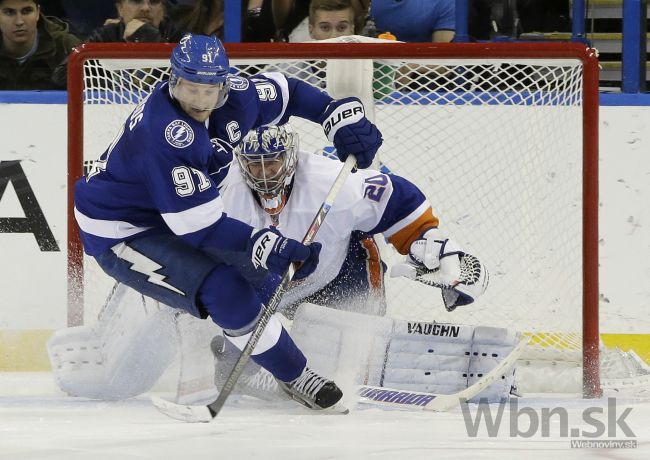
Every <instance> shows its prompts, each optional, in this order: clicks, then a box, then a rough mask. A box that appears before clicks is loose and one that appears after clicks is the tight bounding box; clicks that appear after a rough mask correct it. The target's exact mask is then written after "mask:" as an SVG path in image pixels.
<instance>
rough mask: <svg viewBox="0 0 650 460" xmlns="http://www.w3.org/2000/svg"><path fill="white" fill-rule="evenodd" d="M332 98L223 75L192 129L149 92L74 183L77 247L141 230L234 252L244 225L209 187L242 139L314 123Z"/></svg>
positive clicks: (160, 90)
mask: <svg viewBox="0 0 650 460" xmlns="http://www.w3.org/2000/svg"><path fill="white" fill-rule="evenodd" d="M331 101H332V99H331V98H330V97H329V96H328V95H327V94H325V93H323V92H321V91H320V90H318V89H316V88H314V87H311V86H309V85H307V84H305V83H303V82H300V81H298V80H294V79H291V78H286V77H284V76H283V75H282V74H279V73H268V74H262V75H258V76H255V77H252V78H250V79H247V78H242V77H231V90H230V94H229V96H228V99H227V101H226V104H225V105H224V106H222V107H220V108H219V109H217V110H215V111H214V112H213V113H212V114H211V115H210V118H209V119H208V121H207V122H206V123H205V124H204V123H200V122H198V121H196V120H194V119H193V118H192V117H190V116H189V115H187V114H186V113H185V112H184V111H183V109H182V108H181V107H180V106H179V105H178V103H177V102H176V101H174V100H173V98H172V97H171V95H170V92H169V86H168V84H167V83H161V84H160V85H159V86H157V87H156V88H155V89H154V90H153V91H152V92H151V94H150V95H149V96H147V98H145V99H144V100H143V101H142V102H141V103H140V104H139V105H138V106H137V107H136V108H135V110H134V111H133V112H132V113H131V115H130V116H129V117H128V119H127V120H126V122H125V123H124V126H123V127H122V129H121V130H120V132H119V133H118V135H117V137H116V138H115V140H114V141H113V142H112V143H111V145H110V146H109V147H108V148H107V150H106V151H105V152H104V153H103V154H102V156H101V157H100V158H99V160H97V161H96V162H95V164H94V166H93V168H92V170H91V171H90V172H89V173H88V174H87V175H86V177H84V178H81V179H80V180H78V181H77V183H76V184H75V217H76V219H77V223H78V225H79V228H80V231H81V232H80V233H81V240H82V242H83V245H84V250H85V251H86V253H88V254H89V255H93V256H94V255H98V254H101V253H102V252H104V251H106V250H107V249H109V248H110V247H111V246H113V245H115V244H117V243H119V242H121V241H125V240H129V239H133V238H135V237H137V236H138V235H141V234H143V233H144V232H151V233H153V232H169V231H171V232H173V233H174V234H176V235H179V236H180V237H181V238H183V239H184V240H185V241H187V242H189V243H190V244H192V245H194V246H196V247H218V248H224V249H232V250H244V249H245V248H246V245H247V243H248V239H249V237H250V235H251V231H252V227H250V226H249V225H247V224H244V223H243V222H240V221H237V220H235V219H231V218H229V217H227V216H226V214H225V213H224V212H223V203H222V200H221V197H220V196H219V191H218V187H217V185H218V183H219V182H220V181H221V180H222V179H223V177H225V174H226V172H227V169H228V168H227V166H228V165H229V164H230V161H231V160H232V149H233V148H234V147H235V146H236V145H237V144H239V143H240V142H241V140H242V139H243V137H244V136H245V135H246V133H247V132H248V131H249V130H250V129H253V128H257V127H259V126H262V125H265V124H276V123H285V122H287V121H288V119H289V117H290V116H292V115H296V116H300V117H303V118H307V119H309V120H312V121H318V119H319V117H320V116H321V114H322V113H323V111H324V110H325V108H326V107H327V105H328V104H329V103H330V102H331Z"/></svg>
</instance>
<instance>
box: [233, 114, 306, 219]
mask: <svg viewBox="0 0 650 460" xmlns="http://www.w3.org/2000/svg"><path fill="white" fill-rule="evenodd" d="M234 155H235V158H237V161H238V162H239V166H240V169H241V172H242V174H243V175H244V179H246V183H247V184H248V186H249V187H250V188H251V189H253V190H254V191H255V192H257V194H258V196H259V198H260V201H261V203H262V206H263V207H264V209H265V210H266V212H268V213H269V214H271V215H277V214H279V213H280V212H281V211H282V209H283V208H284V204H285V203H286V199H287V197H286V190H287V186H288V185H289V184H291V181H292V180H293V175H294V174H295V172H296V165H297V163H298V134H297V133H295V132H293V130H292V129H291V126H289V125H281V126H265V127H261V128H258V129H256V130H251V131H250V132H249V133H248V134H247V135H246V137H245V138H244V140H243V141H242V142H241V143H240V144H239V145H238V146H237V147H236V148H235V149H234Z"/></svg>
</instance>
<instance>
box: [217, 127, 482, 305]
mask: <svg viewBox="0 0 650 460" xmlns="http://www.w3.org/2000/svg"><path fill="white" fill-rule="evenodd" d="M234 156H235V159H236V160H237V162H233V165H232V166H231V168H230V171H229V173H228V176H227V178H226V180H225V181H224V185H223V188H222V189H221V195H222V197H223V200H224V208H225V210H226V212H227V213H228V215H229V216H231V217H234V218H236V219H239V220H242V221H244V222H246V223H248V224H249V225H251V226H253V227H255V228H261V227H267V226H274V227H276V228H277V229H278V230H279V231H280V232H281V233H282V234H283V235H287V236H288V237H290V238H295V239H300V238H301V235H304V233H305V231H306V230H307V228H308V227H309V225H310V223H311V220H312V219H313V214H314V209H318V207H319V206H320V204H321V203H322V202H323V199H324V198H325V196H326V195H327V192H328V191H329V189H330V187H331V185H332V183H333V182H334V180H335V179H336V176H337V174H338V172H339V171H340V169H341V164H340V163H339V162H336V161H333V160H331V159H329V158H326V157H323V156H319V155H314V154H311V153H306V152H301V151H299V142H298V134H297V133H296V132H294V131H293V130H292V129H291V127H290V126H289V125H282V126H269V127H261V128H258V129H257V130H253V131H251V132H249V134H248V135H247V136H246V137H245V138H244V140H243V142H242V143H241V144H240V145H239V146H238V147H237V148H235V150H234ZM438 223H439V221H438V218H437V217H436V216H435V215H434V214H433V211H432V208H431V204H430V203H429V201H428V200H427V198H426V197H425V196H424V194H423V193H422V192H421V191H420V190H419V189H418V187H417V186H415V185H414V184H413V183H411V182H410V181H408V180H406V179H404V178H402V177H400V176H397V175H395V174H382V173H381V172H379V171H373V170H359V171H357V172H356V173H355V174H352V175H351V176H350V177H349V178H348V179H347V180H346V182H345V184H344V186H343V189H342V190H341V191H340V193H339V196H338V198H337V200H336V202H335V203H334V205H333V206H332V209H331V210H330V212H329V214H328V218H327V220H326V221H325V222H324V223H323V225H322V227H321V228H320V231H319V233H318V234H317V236H316V241H318V242H320V243H322V245H323V250H322V251H321V254H320V263H319V265H318V267H317V268H316V270H315V271H314V272H313V273H312V274H311V275H310V276H308V277H306V278H305V279H303V280H300V281H299V282H295V283H294V284H293V285H292V287H291V288H290V289H289V290H288V291H287V293H286V294H285V296H284V298H283V302H282V306H285V307H286V306H290V305H295V304H296V303H299V302H305V301H310V302H312V303H317V304H321V305H325V306H331V307H336V308H339V309H354V310H362V311H363V312H364V313H375V314H382V313H383V312H384V311H385V304H384V302H385V300H384V299H383V276H384V269H385V265H384V264H383V262H382V261H381V259H380V256H379V250H378V248H377V245H376V244H375V242H374V240H373V239H372V236H373V235H376V234H383V236H384V237H385V238H386V239H387V241H388V242H389V243H390V244H392V245H393V247H394V248H395V249H396V250H397V251H398V252H399V253H401V254H408V255H409V256H410V258H409V260H408V261H407V262H405V263H404V264H399V266H397V267H395V268H394V271H395V272H396V274H397V275H405V276H409V277H411V278H414V279H418V280H420V281H424V282H429V283H430V284H434V285H437V286H438V287H442V288H443V300H444V303H445V306H446V308H447V309H448V310H453V309H454V308H456V307H457V306H459V305H465V304H468V303H471V302H473V300H474V298H475V297H477V296H478V295H480V294H481V293H482V292H483V289H484V286H483V285H482V284H481V287H479V285H478V284H476V283H471V282H468V281H467V280H463V279H462V277H461V261H463V257H464V255H465V253H464V252H463V251H462V250H461V249H460V247H459V246H458V245H457V244H456V243H455V242H454V241H453V240H451V239H449V238H448V237H447V236H446V235H445V234H444V232H442V231H441V230H440V229H438ZM264 275H265V276H266V274H265V273H264ZM373 294H374V295H373ZM373 302H374V303H375V305H374V306H373V305H372V303H373Z"/></svg>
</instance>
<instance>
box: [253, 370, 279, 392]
mask: <svg viewBox="0 0 650 460" xmlns="http://www.w3.org/2000/svg"><path fill="white" fill-rule="evenodd" d="M245 381H246V383H247V384H248V385H250V386H252V387H253V388H257V389H259V390H263V391H274V390H275V389H277V388H278V381H277V380H276V379H275V377H273V374H271V373H270V372H269V371H267V370H265V369H261V370H260V371H258V372H256V373H255V374H253V375H251V376H249V377H248V378H247V379H245Z"/></svg>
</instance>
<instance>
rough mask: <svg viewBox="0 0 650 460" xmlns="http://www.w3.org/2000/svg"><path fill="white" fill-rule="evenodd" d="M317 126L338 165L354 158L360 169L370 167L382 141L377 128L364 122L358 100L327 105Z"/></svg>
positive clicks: (349, 99)
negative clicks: (332, 146)
mask: <svg viewBox="0 0 650 460" xmlns="http://www.w3.org/2000/svg"><path fill="white" fill-rule="evenodd" d="M319 122H320V124H321V125H322V126H323V130H324V131H325V135H326V136H327V138H328V139H329V140H330V142H333V143H334V147H336V152H337V155H338V157H339V159H340V160H341V161H345V159H346V158H347V157H348V155H350V154H352V155H354V156H355V157H356V158H357V167H359V168H361V169H363V168H367V167H368V166H370V165H371V164H372V160H373V159H374V158H375V154H376V153H377V150H378V149H379V147H380V146H381V143H382V142H383V139H382V138H381V133H380V132H379V130H378V129H377V127H376V126H375V125H374V124H372V123H371V122H370V120H368V119H367V118H366V113H365V111H364V109H363V104H362V103H361V101H360V100H359V99H358V98H356V97H346V98H344V99H340V100H338V101H334V102H332V103H330V104H329V105H328V106H327V108H326V109H325V112H324V113H323V115H322V116H321V118H320V120H319Z"/></svg>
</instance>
